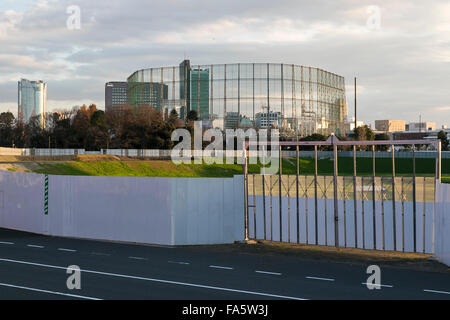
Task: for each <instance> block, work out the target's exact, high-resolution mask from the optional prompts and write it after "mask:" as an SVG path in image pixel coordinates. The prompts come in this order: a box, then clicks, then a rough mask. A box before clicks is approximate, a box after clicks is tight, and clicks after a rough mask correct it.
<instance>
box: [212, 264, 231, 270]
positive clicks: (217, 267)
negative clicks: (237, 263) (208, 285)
mask: <svg viewBox="0 0 450 320" xmlns="http://www.w3.org/2000/svg"><path fill="white" fill-rule="evenodd" d="M209 267H210V268H214V269H224V270H233V269H234V268H232V267H222V266H214V265H211V266H209Z"/></svg>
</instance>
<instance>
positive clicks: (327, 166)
mask: <svg viewBox="0 0 450 320" xmlns="http://www.w3.org/2000/svg"><path fill="white" fill-rule="evenodd" d="M38 165H39V166H38V168H35V169H33V172H36V173H45V174H56V175H90V176H135V177H232V176H234V175H237V174H242V166H241V165H240V164H211V165H208V164H180V165H175V164H174V163H173V162H172V161H161V160H151V161H66V162H38ZM318 167H319V174H320V175H332V174H333V162H332V161H331V159H320V160H319V162H318ZM260 168H261V165H260V164H250V165H249V173H259V172H260ZM357 168H358V170H357V174H358V175H363V176H370V175H372V159H370V158H359V159H358V160H357ZM338 169H339V174H340V175H352V174H353V159H352V158H339V168H338ZM411 172H412V160H411V159H401V158H399V159H397V160H396V174H397V175H398V176H402V175H403V176H410V175H411ZM434 172H435V162H434V159H416V173H417V175H419V176H433V175H434ZM295 173H296V164H295V159H285V160H283V174H295ZM376 173H377V175H378V176H390V175H391V174H392V163H391V159H384V158H380V159H377V161H376ZM442 173H443V175H444V176H447V177H446V178H443V180H444V181H446V182H450V177H448V176H449V175H450V159H444V160H443V163H442ZM300 174H302V175H304V174H307V175H312V174H314V160H313V159H311V158H302V159H301V160H300Z"/></svg>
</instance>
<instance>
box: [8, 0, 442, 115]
mask: <svg viewBox="0 0 450 320" xmlns="http://www.w3.org/2000/svg"><path fill="white" fill-rule="evenodd" d="M5 3H7V7H6V5H5ZM74 4H76V5H78V6H79V7H80V9H81V29H80V30H68V29H67V27H66V20H67V18H68V14H67V13H66V9H67V7H68V6H70V5H74ZM371 5H375V6H378V7H379V9H380V29H379V30H371V29H370V28H368V25H367V21H368V19H369V14H368V12H367V8H368V6H371ZM449 16H450V4H449V3H448V1H445V0H442V1H441V0H431V1H427V2H419V1H417V2H412V1H410V2H405V1H402V0H393V1H381V0H371V1H354V0H342V1H339V2H338V1H332V0H324V1H321V2H320V5H319V4H318V3H317V1H314V0H301V1H300V0H281V1H269V0H247V1H242V0H228V1H208V0H189V1H188V0H166V1H159V0H152V1H139V0H127V1H121V0H109V1H106V0H102V1H88V0H78V1H72V0H60V1H56V0H48V1H39V2H36V1H33V2H32V1H22V2H20V1H9V0H8V1H5V2H3V1H2V5H0V41H1V53H0V111H1V110H2V108H3V109H4V108H7V106H8V108H11V107H10V106H15V105H16V104H17V102H16V100H17V81H18V80H19V79H20V78H21V77H26V78H30V79H43V80H45V81H47V82H48V90H49V92H48V95H49V100H52V101H55V103H53V102H52V105H58V103H57V101H61V104H63V105H66V104H71V103H73V104H83V103H90V101H97V103H98V104H99V105H100V106H102V103H101V102H102V101H103V99H104V83H105V82H107V81H112V80H125V79H126V78H127V77H128V76H129V75H130V74H131V73H132V72H134V71H135V70H138V69H142V68H147V67H158V66H173V65H178V63H179V62H180V61H181V60H182V59H183V57H184V55H186V56H187V57H188V58H190V59H191V62H192V63H193V64H210V63H232V62H284V63H294V64H300V65H306V66H308V65H309V66H314V67H319V68H322V69H325V70H328V71H331V72H334V73H337V74H340V75H342V76H345V78H346V83H347V87H346V88H347V100H348V105H349V110H353V106H352V105H353V89H352V86H353V77H355V76H356V77H357V78H358V114H359V118H361V119H363V120H366V121H368V122H370V121H372V120H374V119H376V118H394V119H397V118H398V119H402V118H404V119H405V120H409V121H412V120H415V119H417V118H418V115H419V114H422V115H427V116H429V117H430V118H431V117H433V118H432V119H428V120H435V121H437V122H438V124H439V122H441V123H442V124H443V123H449V124H450V113H449V112H448V109H445V108H446V107H434V106H448V103H449V100H450V95H449V92H448V83H449V82H450V73H449V72H448V70H449V63H450V32H449V31H450V20H449V18H448V17H449ZM49 105H50V104H49ZM439 108H443V109H439ZM349 113H350V114H349V116H350V117H351V116H352V115H353V113H352V111H350V112H349Z"/></svg>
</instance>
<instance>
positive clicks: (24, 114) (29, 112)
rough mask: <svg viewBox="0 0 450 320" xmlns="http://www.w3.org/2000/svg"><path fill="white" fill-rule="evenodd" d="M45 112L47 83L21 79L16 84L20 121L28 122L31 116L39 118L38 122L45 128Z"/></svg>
mask: <svg viewBox="0 0 450 320" xmlns="http://www.w3.org/2000/svg"><path fill="white" fill-rule="evenodd" d="M46 112H47V83H45V82H44V81H42V80H39V81H30V80H27V79H21V80H20V81H19V82H18V111H17V115H18V118H19V120H20V121H23V122H29V121H30V118H31V117H33V116H39V122H40V124H41V126H42V127H43V128H45V113H46Z"/></svg>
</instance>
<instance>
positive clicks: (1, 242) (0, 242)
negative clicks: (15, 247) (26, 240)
mask: <svg viewBox="0 0 450 320" xmlns="http://www.w3.org/2000/svg"><path fill="white" fill-rule="evenodd" d="M0 244H14V242H4V241H0Z"/></svg>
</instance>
